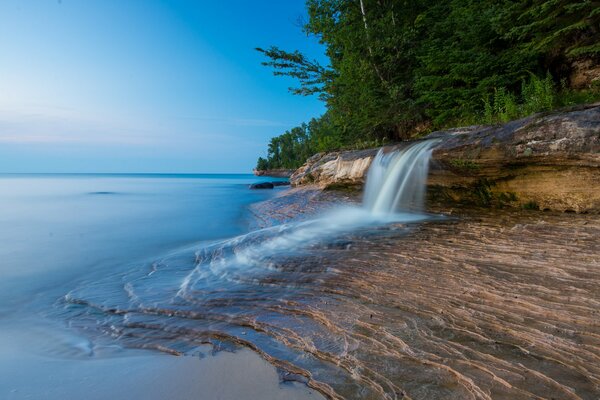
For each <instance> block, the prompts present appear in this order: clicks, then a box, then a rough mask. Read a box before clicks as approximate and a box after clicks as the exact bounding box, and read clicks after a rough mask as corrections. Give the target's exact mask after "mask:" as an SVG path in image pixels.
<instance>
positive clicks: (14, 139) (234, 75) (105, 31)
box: [0, 0, 324, 173]
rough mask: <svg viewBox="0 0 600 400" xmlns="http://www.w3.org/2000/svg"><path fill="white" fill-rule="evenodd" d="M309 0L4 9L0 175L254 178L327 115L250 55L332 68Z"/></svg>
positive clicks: (7, 0) (122, 0)
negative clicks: (292, 136)
mask: <svg viewBox="0 0 600 400" xmlns="http://www.w3.org/2000/svg"><path fill="white" fill-rule="evenodd" d="M301 18H306V16H305V10H304V0H252V1H248V0H230V1H225V0H223V1H208V0H196V1H194V0H187V1H186V0H168V1H167V0H163V1H160V0H27V1H22V0H2V1H0V173H21V172H22V173H30V172H47V173H56V172H76V173H86V172H107V173H119V172H123V173H134V172H144V173H152V172H156V173H218V172H222V173H237V172H241V173H244V172H251V170H252V168H253V167H254V165H255V164H256V159H257V157H258V156H264V155H265V154H266V147H267V142H268V140H269V139H270V138H271V137H273V136H276V135H278V134H281V133H283V132H284V131H285V130H287V129H290V128H292V127H294V126H296V125H298V124H300V123H302V122H304V121H308V120H310V118H312V117H316V116H319V115H321V114H322V113H323V112H324V106H323V104H322V103H321V102H319V101H318V100H317V99H316V98H314V97H299V96H293V95H292V94H290V93H289V92H288V87H290V86H293V83H294V82H293V81H291V80H289V79H286V78H281V77H275V76H273V74H272V71H271V70H270V69H269V68H267V67H264V66H262V65H260V63H261V61H263V57H262V56H261V54H260V53H258V52H257V51H255V50H254V48H255V47H268V46H270V45H277V46H280V47H282V48H284V49H289V50H295V49H299V50H301V51H302V52H305V53H306V54H307V55H309V56H311V57H313V58H317V59H319V60H321V61H324V56H323V48H322V47H321V46H320V45H319V43H318V41H317V39H316V38H314V37H307V36H306V35H305V34H304V33H303V32H302V30H301V28H300V27H299V23H298V20H299V19H301Z"/></svg>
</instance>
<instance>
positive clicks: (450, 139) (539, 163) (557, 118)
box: [290, 104, 600, 212]
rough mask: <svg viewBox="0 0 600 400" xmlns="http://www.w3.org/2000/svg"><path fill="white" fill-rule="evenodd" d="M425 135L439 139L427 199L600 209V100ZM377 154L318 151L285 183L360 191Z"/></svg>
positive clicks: (388, 148)
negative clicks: (484, 124) (504, 122)
mask: <svg viewBox="0 0 600 400" xmlns="http://www.w3.org/2000/svg"><path fill="white" fill-rule="evenodd" d="M427 138H438V139H441V140H440V142H439V144H437V145H436V146H435V148H434V152H433V157H432V164H431V170H430V175H429V181H428V197H429V199H430V200H431V201H434V202H437V203H442V204H443V203H457V202H458V203H467V204H469V203H472V204H477V205H483V206H514V207H522V208H530V209H540V210H557V211H574V212H600V104H592V105H587V106H580V107H575V108H571V109H569V110H563V111H558V112H552V113H541V114H536V115H533V116H530V117H527V118H523V119H520V120H517V121H512V122H509V123H507V124H503V125H495V126H471V127H466V128H459V129H451V130H446V131H438V132H433V133H431V134H430V135H428V136H427ZM405 145H406V144H405V143H400V144H397V145H394V146H388V147H386V148H385V151H392V150H394V149H395V148H401V147H402V146H405ZM377 151H378V149H377V148H375V149H367V150H358V151H342V152H334V153H328V154H325V153H320V154H317V155H315V156H313V157H311V158H310V159H309V160H308V161H307V163H306V164H305V165H304V166H302V167H301V168H300V169H298V170H297V171H296V172H294V174H293V175H292V176H291V178H290V180H291V182H292V185H293V186H299V185H305V184H316V185H318V186H319V187H321V188H323V189H327V188H340V187H343V188H349V187H350V188H360V187H361V186H362V185H363V184H364V182H365V178H366V173H367V170H368V168H369V165H370V163H371V161H372V160H373V158H374V156H375V155H376V153H377Z"/></svg>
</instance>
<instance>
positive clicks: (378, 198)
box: [363, 140, 436, 214]
mask: <svg viewBox="0 0 600 400" xmlns="http://www.w3.org/2000/svg"><path fill="white" fill-rule="evenodd" d="M435 143H436V142H435V141H433V140H425V141H420V142H415V143H411V144H409V145H408V146H407V147H405V148H403V149H400V150H395V151H392V152H388V153H385V152H384V150H383V149H381V150H379V152H378V153H377V156H376V157H375V159H374V160H373V162H372V163H371V166H370V167H369V172H368V174H367V185H366V188H365V193H364V201H363V204H364V207H365V208H366V209H368V210H370V211H371V213H373V214H389V213H393V212H395V211H417V212H418V211H421V210H422V209H423V201H424V197H425V187H426V183H427V173H428V171H429V159H430V158H431V152H432V146H433V145H434V144H435Z"/></svg>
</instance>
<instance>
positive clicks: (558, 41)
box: [257, 0, 600, 169]
mask: <svg viewBox="0 0 600 400" xmlns="http://www.w3.org/2000/svg"><path fill="white" fill-rule="evenodd" d="M306 7H307V11H308V20H307V21H306V23H304V25H303V30H304V31H305V33H306V34H307V35H315V36H316V37H318V39H319V41H320V43H322V44H323V45H324V47H325V50H326V55H327V58H328V63H327V64H326V65H323V64H321V63H319V62H317V61H316V60H312V59H309V58H308V57H306V56H305V55H303V54H302V53H300V52H298V51H287V50H282V49H280V48H278V47H269V48H266V49H263V48H258V49H257V50H258V51H260V52H261V53H263V54H264V56H265V57H266V60H265V62H263V64H264V65H266V66H268V67H271V68H272V69H273V71H274V74H275V75H285V76H290V77H293V78H295V79H296V81H297V83H298V84H297V86H296V87H293V88H290V91H291V92H292V93H293V94H297V95H305V96H306V95H316V96H318V97H319V98H320V99H321V100H322V101H324V102H325V104H326V109H327V111H326V112H325V114H324V115H322V116H320V117H318V118H315V119H313V120H311V121H310V122H309V123H307V124H303V125H302V126H300V127H296V128H293V129H291V130H290V131H288V132H285V133H284V134H283V135H281V136H278V137H276V138H273V139H272V140H271V143H270V144H269V149H268V157H267V159H262V158H261V159H259V164H260V165H257V167H258V168H259V169H269V168H296V167H298V166H299V165H301V164H302V163H303V162H304V161H305V160H306V158H307V157H309V156H310V155H312V154H314V153H316V152H319V151H328V150H334V149H340V148H360V147H367V146H374V145H380V144H382V143H385V142H389V141H398V140H404V139H408V138H411V137H414V136H417V135H420V134H424V133H427V132H430V131H431V130H433V129H441V128H445V127H450V126H457V125H465V124H474V123H495V122H501V121H505V120H508V119H512V118H518V117H520V116H523V115H527V114H529V113H533V112H538V111H543V110H548V109H552V108H555V107H559V106H563V105H568V104H575V103H582V102H591V101H595V100H598V99H600V80H598V79H596V81H595V82H587V83H586V85H584V87H575V83H574V82H573V79H572V77H573V74H574V73H575V72H576V71H577V68H581V66H588V68H592V69H593V68H598V67H599V65H600V1H589V0H575V1H567V0H449V1H432V0H411V1H399V0H307V1H306Z"/></svg>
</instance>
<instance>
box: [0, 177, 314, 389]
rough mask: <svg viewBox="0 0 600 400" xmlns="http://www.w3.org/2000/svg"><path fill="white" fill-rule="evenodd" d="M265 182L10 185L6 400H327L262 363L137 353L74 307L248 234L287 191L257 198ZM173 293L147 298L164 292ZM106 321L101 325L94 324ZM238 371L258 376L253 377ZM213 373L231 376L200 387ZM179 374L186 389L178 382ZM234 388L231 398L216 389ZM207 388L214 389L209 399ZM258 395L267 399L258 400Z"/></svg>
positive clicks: (90, 180)
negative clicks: (253, 213)
mask: <svg viewBox="0 0 600 400" xmlns="http://www.w3.org/2000/svg"><path fill="white" fill-rule="evenodd" d="M259 180H260V179H257V178H256V177H253V176H250V175H0V243H1V246H0V259H1V260H2V262H1V263H0V278H1V279H0V332H1V334H0V398H11V399H21V398H34V399H36V398H44V399H63V398H83V397H86V398H109V397H110V398H132V397H131V396H133V398H135V397H137V395H140V396H142V394H143V398H157V399H158V398H171V399H176V398H190V396H191V394H194V397H196V398H214V397H215V395H216V394H219V395H221V396H222V398H237V397H236V396H235V395H234V394H235V393H238V394H239V393H244V392H246V393H261V396H262V397H266V398H272V399H276V398H277V399H278V398H288V397H289V396H292V397H293V398H298V399H308V398H318V397H319V396H317V394H316V393H314V392H312V393H309V392H307V391H306V389H304V388H301V387H294V386H293V385H292V386H285V387H280V386H279V384H278V378H277V374H276V371H275V370H274V369H273V368H272V367H270V366H267V365H266V364H264V361H263V360H261V359H260V358H258V357H255V358H252V356H243V355H242V356H241V358H239V359H237V358H231V359H228V360H229V361H227V362H223V361H221V360H223V359H224V358H225V359H227V357H228V356H221V355H219V356H218V357H214V361H212V358H211V357H206V360H201V361H200V360H199V357H198V356H199V355H202V354H203V353H205V352H206V350H205V349H204V350H202V351H200V350H199V349H200V348H201V347H200V346H197V347H196V349H194V351H193V352H189V354H190V355H191V356H192V357H189V358H188V357H184V358H177V357H172V356H170V355H165V354H164V353H161V352H156V351H148V350H146V351H141V350H132V349H131V346H127V345H126V343H124V342H123V341H121V340H118V338H115V337H113V336H111V335H90V334H88V333H87V332H86V330H87V329H85V328H82V329H79V326H80V325H82V324H81V323H80V322H79V321H78V320H77V319H76V318H73V315H72V314H71V313H68V312H67V311H66V309H65V306H64V302H65V296H66V295H68V294H69V293H73V291H74V290H76V289H77V288H87V290H90V291H93V292H94V293H95V294H96V296H98V297H100V298H103V299H106V300H107V301H111V300H109V299H112V297H111V296H113V294H114V292H113V291H112V289H111V288H110V285H108V284H107V283H106V282H114V283H118V282H119V279H120V278H121V277H124V276H128V274H131V273H132V272H135V271H137V268H139V266H141V265H152V264H153V262H155V261H156V260H160V259H161V258H163V257H164V256H165V255H166V254H168V253H169V252H172V251H174V250H177V249H183V248H186V247H187V246H189V245H191V244H196V245H197V244H198V243H202V242H211V241H214V240H219V239H222V238H227V237H232V236H235V235H239V234H242V233H244V232H246V231H247V230H248V226H249V225H248V220H247V213H246V207H247V206H248V205H249V204H251V203H253V202H256V201H260V200H264V199H267V198H270V197H271V196H273V195H274V194H275V193H276V192H277V191H278V190H275V191H250V190H248V184H249V183H253V182H256V181H259ZM190 254H191V255H193V253H190ZM169 282H171V281H170V280H169V281H168V282H167V281H166V280H165V282H161V283H159V284H157V285H156V286H154V287H148V288H146V290H148V291H152V292H157V293H160V292H161V291H162V290H163V289H165V290H166V287H165V286H167V285H168V283H169ZM113 300H114V299H113ZM103 322H104V317H103V316H102V315H101V314H98V315H96V316H92V317H91V320H90V323H91V324H92V325H94V324H100V325H101V324H103ZM148 343H149V346H147V347H152V341H148ZM137 347H146V346H137ZM228 349H229V348H228ZM231 349H233V348H231ZM221 364H222V365H221ZM263 364H264V365H263ZM207 365H208V367H207ZM219 365H220V367H219ZM240 365H242V366H245V367H244V368H247V367H250V371H246V372H245V374H244V373H243V372H242V371H241V368H239V366H240ZM206 368H208V369H209V370H211V371H221V372H220V374H222V377H223V379H222V380H221V382H218V380H217V381H216V382H214V383H210V382H208V383H207V380H206V379H200V377H198V376H195V374H202V375H206V373H205V372H203V371H205V370H206ZM219 368H220V369H219ZM269 368H270V370H271V371H272V372H268V371H269ZM236 371H237V376H238V379H236V380H235V381H234V382H233V384H232V377H233V376H235V372H236ZM261 371H262V372H261ZM232 374H233V376H232ZM269 374H273V376H270V375H269ZM175 375H178V376H180V378H179V379H178V380H173V379H172V378H173V377H174V376H175ZM244 376H246V378H244ZM183 377H185V379H183ZM249 380H250V381H252V382H250V381H249ZM209 381H210V380H209ZM174 382H177V384H175V383H174ZM185 382H187V383H185ZM211 382H212V381H211ZM209 383H210V384H209ZM225 383H227V385H228V389H224V388H223V387H221V388H219V387H218V386H219V384H221V385H223V384H225ZM202 385H205V386H206V385H208V386H209V387H205V388H204V389H203V390H199V388H200V387H201V386H202ZM253 385H254V386H256V387H258V388H261V387H262V389H261V390H262V391H259V392H252V390H253ZM292 389H293V390H292ZM167 392H168V393H169V395H168V396H166V395H165V393H167ZM161 393H162V395H161ZM227 393H229V394H227ZM223 396H224V397H223ZM228 396H229V397H228Z"/></svg>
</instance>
